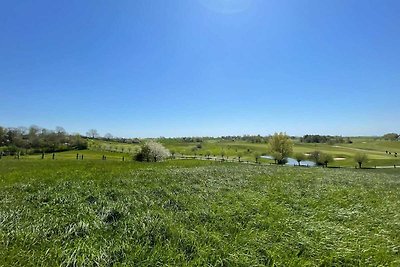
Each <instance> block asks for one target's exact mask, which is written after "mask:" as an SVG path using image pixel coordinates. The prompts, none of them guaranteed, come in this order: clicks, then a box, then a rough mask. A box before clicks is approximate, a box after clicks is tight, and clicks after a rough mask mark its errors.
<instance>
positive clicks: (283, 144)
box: [268, 133, 293, 164]
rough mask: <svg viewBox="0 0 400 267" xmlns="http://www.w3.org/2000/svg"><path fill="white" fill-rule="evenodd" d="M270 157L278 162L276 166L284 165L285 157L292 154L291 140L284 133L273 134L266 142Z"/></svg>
mask: <svg viewBox="0 0 400 267" xmlns="http://www.w3.org/2000/svg"><path fill="white" fill-rule="evenodd" d="M268 145H269V151H270V153H271V156H272V157H273V158H274V159H275V161H278V164H284V163H285V162H286V159H287V157H289V156H290V155H291V154H292V153H293V143H292V140H291V139H290V137H289V136H288V135H286V133H275V134H274V135H273V136H272V137H271V138H270V139H269V142H268Z"/></svg>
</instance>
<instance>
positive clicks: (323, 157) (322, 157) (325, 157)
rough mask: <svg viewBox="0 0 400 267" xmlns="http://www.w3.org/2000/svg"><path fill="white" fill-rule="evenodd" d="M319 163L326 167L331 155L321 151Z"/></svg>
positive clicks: (331, 158) (331, 160)
mask: <svg viewBox="0 0 400 267" xmlns="http://www.w3.org/2000/svg"><path fill="white" fill-rule="evenodd" d="M319 161H320V164H322V165H323V166H325V167H328V163H330V162H333V157H332V155H330V154H326V153H322V154H321V155H320V158H319Z"/></svg>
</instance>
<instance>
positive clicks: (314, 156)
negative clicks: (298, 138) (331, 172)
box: [309, 150, 322, 164]
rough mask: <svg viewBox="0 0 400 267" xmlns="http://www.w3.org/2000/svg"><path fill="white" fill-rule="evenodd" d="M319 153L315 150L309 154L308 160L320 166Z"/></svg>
mask: <svg viewBox="0 0 400 267" xmlns="http://www.w3.org/2000/svg"><path fill="white" fill-rule="evenodd" d="M321 154H322V153H321V152H320V151H318V150H315V151H313V152H311V153H310V156H309V159H310V160H312V161H314V162H315V163H316V164H320V162H321V160H320V158H321Z"/></svg>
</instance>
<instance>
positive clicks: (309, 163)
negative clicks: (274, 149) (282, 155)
mask: <svg viewBox="0 0 400 267" xmlns="http://www.w3.org/2000/svg"><path fill="white" fill-rule="evenodd" d="M261 158H263V159H274V158H273V157H271V156H261ZM286 165H290V166H293V165H299V163H298V162H297V160H295V159H294V158H287V163H286ZM300 165H301V166H309V167H314V166H316V164H315V162H313V161H310V160H302V161H300Z"/></svg>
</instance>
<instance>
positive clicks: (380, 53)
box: [0, 0, 400, 137]
mask: <svg viewBox="0 0 400 267" xmlns="http://www.w3.org/2000/svg"><path fill="white" fill-rule="evenodd" d="M399 14H400V1H398V0H395V1H385V0H379V1H362V0H359V1H352V0H327V1H320V0H314V1H308V0H293V1H284V0H276V1H267V0H168V1H165V0H134V1H131V0H127V1H122V0H118V1H111V0H108V1H100V0H93V1H90V0H85V1H82V0H68V1H53V0H49V1H44V0H26V1H25V0H10V1H9V0H1V1H0V108H1V110H0V125H2V126H8V127H17V126H29V125H32V124H36V125H39V126H42V127H45V128H55V127H56V126H63V127H64V128H65V129H66V130H67V131H69V132H81V133H85V132H86V131H87V130H88V129H91V128H94V129H97V130H98V131H99V133H100V134H102V135H104V134H105V133H108V132H109V133H112V134H113V135H115V136H125V137H157V136H204V135H213V136H218V135H230V134H232V135H241V134H262V135H267V134H271V133H274V132H275V131H286V132H287V133H288V134H291V135H303V134H307V133H309V134H312V133H314V134H317V133H318V134H332V135H380V134H383V133H386V132H393V131H394V132H400V15H399Z"/></svg>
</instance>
